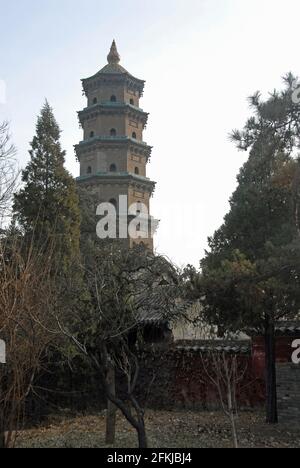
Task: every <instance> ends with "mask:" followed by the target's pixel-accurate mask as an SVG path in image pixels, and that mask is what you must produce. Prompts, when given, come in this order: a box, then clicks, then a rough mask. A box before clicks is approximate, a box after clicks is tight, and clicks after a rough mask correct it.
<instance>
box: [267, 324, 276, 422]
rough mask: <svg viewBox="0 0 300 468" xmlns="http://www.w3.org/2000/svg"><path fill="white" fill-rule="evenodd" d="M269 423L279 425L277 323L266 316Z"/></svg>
mask: <svg viewBox="0 0 300 468" xmlns="http://www.w3.org/2000/svg"><path fill="white" fill-rule="evenodd" d="M265 356H266V394H267V408H266V413H267V423H268V424H277V423H278V410H277V379H276V342H275V323H274V321H273V320H271V319H270V317H269V316H268V315H267V316H266V326H265Z"/></svg>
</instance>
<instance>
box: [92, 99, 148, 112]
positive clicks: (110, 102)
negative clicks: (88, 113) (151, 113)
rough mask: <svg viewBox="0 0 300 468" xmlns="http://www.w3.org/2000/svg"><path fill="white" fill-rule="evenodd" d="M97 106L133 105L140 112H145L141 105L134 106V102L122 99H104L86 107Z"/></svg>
mask: <svg viewBox="0 0 300 468" xmlns="http://www.w3.org/2000/svg"><path fill="white" fill-rule="evenodd" d="M97 106H109V107H125V106H129V107H132V108H133V109H135V110H138V111H140V112H144V110H143V109H142V108H141V107H138V106H134V105H133V104H130V103H129V102H121V101H115V102H113V101H102V102H97V103H96V104H92V105H91V106H89V107H87V108H86V109H90V108H92V107H97Z"/></svg>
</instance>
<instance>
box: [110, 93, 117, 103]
mask: <svg viewBox="0 0 300 468" xmlns="http://www.w3.org/2000/svg"><path fill="white" fill-rule="evenodd" d="M110 102H117V98H116V96H115V95H114V94H113V95H112V96H111V98H110Z"/></svg>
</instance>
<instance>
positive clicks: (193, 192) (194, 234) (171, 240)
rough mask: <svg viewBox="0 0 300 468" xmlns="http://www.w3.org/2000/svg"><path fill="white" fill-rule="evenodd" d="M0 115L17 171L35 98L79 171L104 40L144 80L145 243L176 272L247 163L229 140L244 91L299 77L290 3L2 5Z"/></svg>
mask: <svg viewBox="0 0 300 468" xmlns="http://www.w3.org/2000/svg"><path fill="white" fill-rule="evenodd" d="M0 6H1V7H0V21H1V23H0V80H2V85H1V84H0V100H1V95H2V94H3V90H2V91H1V88H3V82H5V84H6V102H5V103H0V119H1V120H3V119H8V120H9V121H10V122H11V129H12V133H13V138H14V141H15V144H16V146H17V148H18V158H19V161H20V166H21V167H23V166H24V165H25V164H26V161H27V160H28V148H29V141H30V140H31V139H32V137H33V134H34V130H35V122H36V116H37V114H38V113H39V110H40V108H41V106H42V104H43V101H44V99H45V97H47V99H48V100H49V101H50V103H51V105H52V107H53V108H54V111H55V115H56V118H57V120H58V122H59V124H60V126H61V128H62V130H63V134H62V143H63V147H64V148H65V149H66V150H67V167H68V169H69V170H70V171H71V172H72V174H73V175H74V176H78V174H79V166H78V163H77V162H76V160H75V155H74V150H73V145H74V144H76V143H77V142H78V141H79V140H81V139H82V132H81V130H80V128H79V124H78V120H77V111H78V110H80V109H82V108H83V107H84V106H85V99H84V98H83V96H82V89H81V83H80V79H81V78H86V77H88V76H91V75H93V74H94V73H96V72H97V71H98V70H99V69H100V68H101V67H102V66H104V65H105V64H106V56H107V53H108V51H109V48H110V45H111V42H112V39H113V38H115V39H116V41H117V45H118V49H119V53H120V54H121V57H122V60H121V64H122V65H123V66H124V67H125V68H126V69H127V70H128V71H129V72H130V73H132V74H133V75H135V76H136V77H138V78H141V79H145V80H146V81H147V83H146V88H145V94H144V98H143V100H142V102H141V107H142V108H143V109H144V110H146V111H147V112H150V119H149V124H148V128H147V131H146V133H145V141H147V143H149V144H150V145H152V146H154V150H153V156H152V160H151V164H150V165H149V167H148V175H149V177H151V178H152V179H153V180H156V181H157V189H156V192H155V195H154V198H153V200H152V214H153V215H154V216H156V217H157V218H159V219H160V220H161V224H160V228H159V231H158V234H157V236H156V240H155V245H156V248H157V250H158V251H159V252H160V253H163V254H166V255H167V256H169V257H170V258H171V259H173V260H174V261H176V262H177V263H178V264H179V265H180V266H182V265H185V264H187V263H193V264H195V265H198V263H199V260H200V258H201V257H202V256H203V254H204V249H205V248H206V247H207V237H208V236H210V235H212V234H213V232H214V231H215V229H217V228H218V227H219V226H220V224H221V223H222V220H223V217H224V215H225V214H226V212H227V211H228V207H229V205H228V200H229V198H230V196H231V193H232V192H233V191H234V189H235V187H236V175H237V173H238V171H239V168H240V167H241V165H242V164H243V162H244V161H245V159H246V155H245V154H242V153H239V152H238V151H237V150H236V149H235V148H234V146H233V145H232V144H231V143H230V142H229V141H228V133H229V132H230V131H231V130H232V129H233V128H240V127H242V126H243V124H244V122H245V120H246V118H247V117H248V116H249V109H248V104H247V100H246V98H247V96H249V95H250V94H252V93H253V92H254V91H256V90H258V89H260V90H261V91H262V92H263V93H264V94H266V93H267V92H268V91H271V90H273V89H274V88H278V87H280V86H281V76H282V75H284V74H285V73H287V72H288V71H292V72H293V73H294V74H296V75H300V47H299V43H300V42H299V34H300V29H299V19H300V1H299V0H282V1H281V0H163V1H162V0H126V1H125V0H109V1H107V0H105V1H104V0H89V1H88V2H83V1H81V0H21V1H20V0H11V1H10V2H7V1H6V0H5V1H3V0H0Z"/></svg>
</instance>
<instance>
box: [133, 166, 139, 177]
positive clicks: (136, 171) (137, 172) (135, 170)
mask: <svg viewBox="0 0 300 468" xmlns="http://www.w3.org/2000/svg"><path fill="white" fill-rule="evenodd" d="M134 173H135V174H136V175H139V174H140V170H139V168H138V167H136V168H135V169H134Z"/></svg>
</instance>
